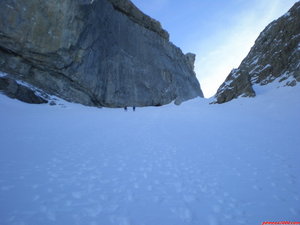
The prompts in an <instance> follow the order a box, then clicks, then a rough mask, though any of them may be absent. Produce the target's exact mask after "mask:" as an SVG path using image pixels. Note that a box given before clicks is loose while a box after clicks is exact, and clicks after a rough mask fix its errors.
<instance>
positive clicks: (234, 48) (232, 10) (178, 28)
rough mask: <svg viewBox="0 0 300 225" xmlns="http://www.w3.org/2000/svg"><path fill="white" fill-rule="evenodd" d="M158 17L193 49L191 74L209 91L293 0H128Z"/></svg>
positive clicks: (183, 44) (188, 49)
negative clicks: (192, 70) (194, 55)
mask: <svg viewBox="0 0 300 225" xmlns="http://www.w3.org/2000/svg"><path fill="white" fill-rule="evenodd" d="M132 2H133V3H134V4H135V5H136V6H138V7H139V8H140V9H141V10H142V11H143V12H144V13H146V14H148V15H149V16H151V17H153V18H155V19H157V20H159V21H160V22H161V24H162V26H163V28H165V29H166V30H167V31H168V32H169V33H170V40H171V41H172V42H173V43H174V44H175V45H177V46H178V47H180V48H181V49H182V51H183V52H184V53H186V52H193V53H196V54H197V59H196V65H195V66H196V68H195V71H196V74H197V77H198V79H199V81H200V84H201V88H202V90H203V92H204V95H205V97H210V96H212V95H213V94H214V93H215V92H216V90H217V88H218V87H219V86H220V85H221V83H222V82H223V81H224V79H225V78H226V77H227V75H228V74H229V72H230V71H231V69H233V68H235V67H238V66H239V64H240V62H241V61H242V59H243V58H244V57H245V56H246V55H247V53H248V52H249V50H250V48H251V47H252V45H253V44H254V41H255V39H256V38H257V37H258V35H259V33H260V32H261V31H262V30H263V29H264V28H265V27H266V26H267V25H268V24H269V23H270V22H271V21H273V20H274V19H277V18H278V17H279V16H281V15H283V14H284V13H286V12H287V11H288V9H289V8H291V7H292V5H293V4H294V3H295V2H297V0H132Z"/></svg>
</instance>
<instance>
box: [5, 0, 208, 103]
mask: <svg viewBox="0 0 300 225" xmlns="http://www.w3.org/2000/svg"><path fill="white" fill-rule="evenodd" d="M0 70H1V71H4V72H7V73H9V74H12V75H13V76H14V77H15V78H16V79H21V80H23V81H26V82H28V83H30V84H32V85H34V86H36V87H38V88H40V89H42V90H44V91H45V92H47V93H49V94H53V95H57V96H59V97H61V98H63V99H65V100H68V101H72V102H78V103H81V104H85V105H91V106H106V107H124V106H130V105H135V106H150V105H164V104H167V103H170V102H172V101H175V102H176V103H180V102H182V101H184V100H188V99H191V98H195V97H197V96H201V97H203V94H202V91H201V88H200V85H199V82H198V80H197V78H196V76H195V74H194V71H193V69H192V67H191V66H190V62H189V60H188V59H187V58H186V56H185V55H184V54H183V53H182V52H181V50H180V49H179V48H177V47H176V46H174V45H173V44H172V43H170V42H169V41H168V35H167V32H166V31H164V30H163V29H162V28H161V26H160V24H159V22H157V21H155V20H153V19H151V18H150V17H148V16H146V15H144V14H143V13H142V12H141V11H140V10H138V9H137V8H136V7H135V6H134V5H133V4H132V3H131V2H130V1H128V0H123V1H119V0H64V1H59V0H49V1H39V0H27V1H10V0H2V1H0Z"/></svg>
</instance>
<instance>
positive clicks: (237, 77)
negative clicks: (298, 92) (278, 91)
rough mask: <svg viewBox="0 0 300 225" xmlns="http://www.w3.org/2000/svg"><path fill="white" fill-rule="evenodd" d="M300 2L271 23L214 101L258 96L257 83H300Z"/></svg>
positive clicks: (290, 84) (234, 70)
mask: <svg viewBox="0 0 300 225" xmlns="http://www.w3.org/2000/svg"><path fill="white" fill-rule="evenodd" d="M299 62H300V1H298V2H297V3H295V4H294V6H293V7H292V8H291V9H290V10H289V11H288V12H287V13H286V14H284V15H283V16H281V17H280V18H279V19H277V20H275V21H273V22H272V23H270V24H269V25H268V26H267V27H266V28H265V29H264V30H263V31H262V32H261V34H260V35H259V37H258V38H257V40H256V41H255V44H254V46H253V47H252V48H251V50H250V52H249V53H248V55H247V56H246V58H245V59H244V60H243V61H242V63H241V64H240V66H239V67H238V68H237V69H233V70H232V71H231V72H230V74H229V75H228V77H227V78H226V80H225V82H224V83H223V84H222V85H221V86H220V87H219V89H218V90H217V93H216V95H215V96H214V98H215V99H214V102H213V103H225V102H228V101H231V100H232V99H235V98H238V97H255V96H256V93H255V91H254V90H253V88H252V86H253V85H254V84H259V85H267V84H269V83H271V82H273V81H274V80H277V79H279V81H280V82H281V84H282V85H283V86H284V85H289V86H294V85H296V84H297V83H298V82H300V63H299Z"/></svg>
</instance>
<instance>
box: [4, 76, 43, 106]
mask: <svg viewBox="0 0 300 225" xmlns="http://www.w3.org/2000/svg"><path fill="white" fill-rule="evenodd" d="M0 92H2V93H4V94H5V95H7V96H8V97H10V98H15V99H18V100H20V101H22V102H26V103H31V104H42V103H47V102H48V101H47V100H46V99H44V98H43V97H41V96H39V95H37V94H36V92H35V91H33V90H32V89H30V88H29V87H26V86H25V85H22V84H20V83H18V82H16V81H15V80H13V79H11V78H9V77H7V76H3V77H0Z"/></svg>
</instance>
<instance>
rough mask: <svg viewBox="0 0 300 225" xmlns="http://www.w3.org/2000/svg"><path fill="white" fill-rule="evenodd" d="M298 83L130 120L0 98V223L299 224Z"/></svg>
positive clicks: (118, 114) (141, 112)
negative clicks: (284, 222) (294, 222)
mask: <svg viewBox="0 0 300 225" xmlns="http://www.w3.org/2000/svg"><path fill="white" fill-rule="evenodd" d="M299 86H300V85H298V86H297V87H294V88H290V87H286V88H280V89H276V88H271V89H270V88H266V87H264V88H258V89H257V90H256V91H257V93H258V96H257V97H256V98H252V99H249V98H248V99H246V98H242V99H238V100H234V101H232V102H229V103H226V104H223V105H209V104H208V103H209V100H203V99H195V100H192V101H189V102H186V103H184V104H182V105H181V106H175V105H168V106H164V107H159V108H156V107H148V108H137V110H136V111H135V112H133V111H132V110H131V109H129V110H128V111H127V112H125V111H124V110H122V109H104V108H103V109H98V108H91V107H84V106H81V105H77V104H71V103H64V105H65V106H64V107H62V106H49V105H29V104H25V103H21V102H19V101H17V100H12V99H9V98H7V97H5V96H3V95H0V224H1V225H52V224H55V225H189V224H193V225H232V224H237V225H239V224H247V225H260V224H261V223H262V222H263V221H300V163H299V160H300V135H299V130H300V116H299V112H300V87H299ZM268 87H270V85H269V86H268Z"/></svg>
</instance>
